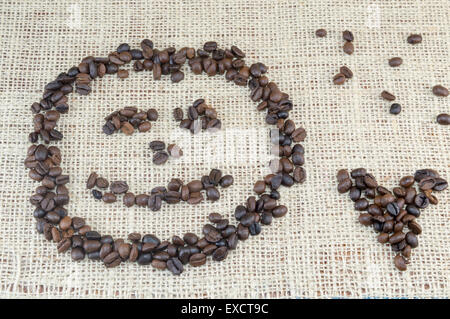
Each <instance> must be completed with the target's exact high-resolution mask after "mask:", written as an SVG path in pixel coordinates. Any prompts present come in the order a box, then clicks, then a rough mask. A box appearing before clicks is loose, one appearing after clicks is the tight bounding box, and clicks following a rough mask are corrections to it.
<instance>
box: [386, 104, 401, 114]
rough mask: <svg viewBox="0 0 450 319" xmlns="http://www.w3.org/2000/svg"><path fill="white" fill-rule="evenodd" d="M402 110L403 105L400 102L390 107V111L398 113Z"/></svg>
mask: <svg viewBox="0 0 450 319" xmlns="http://www.w3.org/2000/svg"><path fill="white" fill-rule="evenodd" d="M401 111H402V106H401V105H400V104H398V103H393V104H392V105H391V107H390V109H389V113H391V114H394V115H397V114H400V112H401Z"/></svg>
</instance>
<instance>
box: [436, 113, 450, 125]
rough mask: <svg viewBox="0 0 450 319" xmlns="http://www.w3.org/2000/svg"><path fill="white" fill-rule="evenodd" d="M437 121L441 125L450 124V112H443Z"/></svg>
mask: <svg viewBox="0 0 450 319" xmlns="http://www.w3.org/2000/svg"><path fill="white" fill-rule="evenodd" d="M436 122H438V124H441V125H450V114H446V113H441V114H439V115H438V116H437V117H436Z"/></svg>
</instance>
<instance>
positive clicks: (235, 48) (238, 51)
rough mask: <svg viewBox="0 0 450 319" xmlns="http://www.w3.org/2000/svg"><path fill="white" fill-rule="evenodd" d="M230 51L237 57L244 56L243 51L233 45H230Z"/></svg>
mask: <svg viewBox="0 0 450 319" xmlns="http://www.w3.org/2000/svg"><path fill="white" fill-rule="evenodd" d="M231 52H233V54H234V56H235V57H237V58H245V53H244V52H242V50H241V49H239V48H238V47H237V46H235V45H233V46H231Z"/></svg>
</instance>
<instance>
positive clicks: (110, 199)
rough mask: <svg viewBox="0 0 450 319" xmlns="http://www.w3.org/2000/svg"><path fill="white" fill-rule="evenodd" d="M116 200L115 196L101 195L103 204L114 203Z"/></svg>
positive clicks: (109, 194) (111, 194)
mask: <svg viewBox="0 0 450 319" xmlns="http://www.w3.org/2000/svg"><path fill="white" fill-rule="evenodd" d="M116 200H117V197H116V195H114V194H113V193H105V194H103V201H104V202H105V203H108V204H109V203H114V202H115V201H116Z"/></svg>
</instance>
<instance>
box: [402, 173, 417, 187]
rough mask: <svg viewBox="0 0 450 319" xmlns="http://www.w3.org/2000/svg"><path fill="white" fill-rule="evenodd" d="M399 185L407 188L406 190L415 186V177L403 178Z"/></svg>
mask: <svg viewBox="0 0 450 319" xmlns="http://www.w3.org/2000/svg"><path fill="white" fill-rule="evenodd" d="M399 184H400V186H402V187H405V188H407V187H410V186H412V185H413V184H414V177H413V176H405V177H402V178H401V179H400V182H399Z"/></svg>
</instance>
